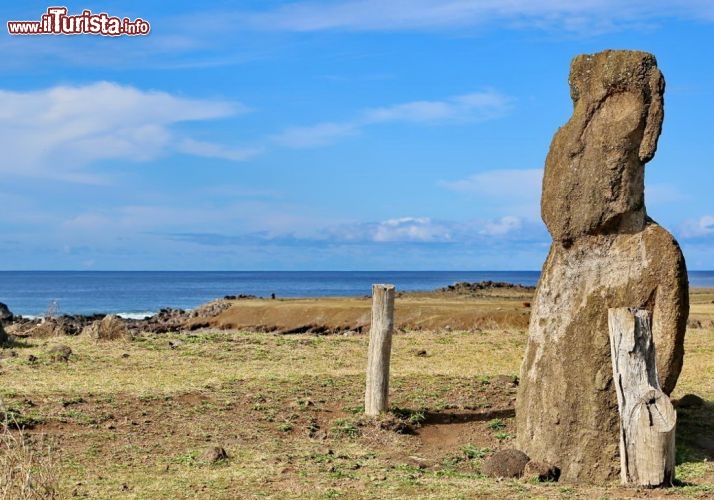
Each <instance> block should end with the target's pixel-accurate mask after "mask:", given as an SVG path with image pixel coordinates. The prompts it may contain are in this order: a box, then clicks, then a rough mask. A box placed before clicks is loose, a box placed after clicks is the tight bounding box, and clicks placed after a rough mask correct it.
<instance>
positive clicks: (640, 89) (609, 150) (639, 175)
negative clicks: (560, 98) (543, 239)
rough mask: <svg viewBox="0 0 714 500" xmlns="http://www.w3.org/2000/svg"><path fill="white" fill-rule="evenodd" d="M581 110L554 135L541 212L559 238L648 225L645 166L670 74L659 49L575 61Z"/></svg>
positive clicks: (573, 82) (574, 91) (573, 76)
mask: <svg viewBox="0 0 714 500" xmlns="http://www.w3.org/2000/svg"><path fill="white" fill-rule="evenodd" d="M570 93H571V97H572V99H573V104H574V110H573V115H572V116H571V118H570V120H569V121H568V123H566V124H565V125H564V126H563V127H561V128H560V129H559V130H558V132H557V133H556V134H555V137H553V142H552V143H551V146H550V151H549V152H548V157H547V159H546V166H545V176H544V179H543V196H542V199H541V213H542V216H543V221H544V222H545V224H546V225H547V226H548V230H549V231H550V233H551V235H552V236H553V239H554V240H555V241H562V242H568V241H571V240H573V239H575V238H577V237H578V236H581V235H584V234H594V233H606V232H632V231H639V230H641V229H642V227H643V226H644V218H645V210H644V169H643V165H644V163H645V162H647V161H649V160H650V159H651V158H652V157H653V156H654V153H655V150H656V147H657V138H658V137H659V134H660V132H661V130H662V119H663V116H664V111H663V110H664V105H663V93H664V78H663V77H662V74H661V73H660V71H659V69H657V62H656V61H655V58H654V56H652V55H651V54H647V53H645V52H635V51H605V52H600V53H598V54H595V55H581V56H578V57H576V58H575V59H574V60H573V62H572V64H571V66H570Z"/></svg>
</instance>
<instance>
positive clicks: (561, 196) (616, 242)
mask: <svg viewBox="0 0 714 500" xmlns="http://www.w3.org/2000/svg"><path fill="white" fill-rule="evenodd" d="M569 82H570V94H571V97H572V100H573V104H574V110H573V115H572V116H571V117H570V120H569V121H568V122H567V123H566V124H565V125H564V126H563V127H561V128H560V129H559V130H558V131H557V132H556V134H555V136H554V137H553V142H552V143H551V146H550V151H549V153H548V157H547V159H546V164H545V175H544V178H543V193H542V198H541V214H542V217H543V221H544V222H545V224H546V226H547V227H548V231H549V232H550V234H551V236H552V237H553V243H552V245H551V247H550V253H549V254H548V258H547V260H546V261H545V264H544V265H543V272H542V275H541V278H540V282H539V283H538V288H537V290H536V297H535V300H534V302H533V309H532V313H531V320H530V326H529V329H528V345H527V348H526V354H525V358H524V360H523V365H522V367H521V382H520V386H519V390H518V399H517V402H516V422H517V426H518V440H517V443H518V448H519V449H521V450H522V451H524V452H525V453H526V454H527V455H528V456H529V457H530V458H531V459H533V460H538V461H542V462H547V463H550V464H552V465H555V466H557V467H559V468H560V469H561V480H565V481H569V482H600V481H605V480H609V479H613V478H616V477H617V476H618V474H619V468H620V465H619V457H618V456H619V452H618V442H619V437H618V430H619V415H618V409H617V398H616V393H615V388H614V387H613V377H612V362H611V359H610V347H609V340H608V319H607V317H608V314H607V312H608V308H611V307H639V308H644V309H648V310H649V311H650V313H651V314H652V330H653V337H654V342H655V349H656V351H657V370H658V376H659V381H660V385H661V387H662V390H663V391H664V392H665V393H666V394H670V393H671V392H672V390H673V389H674V386H675V384H676V382H677V378H678V376H679V373H680V371H681V369H682V358H683V355H684V349H683V343H684V332H685V329H686V323H687V315H688V312H689V295H688V293H689V292H688V282H687V272H686V267H685V263H684V257H683V256H682V252H681V250H680V248H679V245H678V244H677V242H676V241H675V240H674V238H673V237H672V235H670V234H669V233H668V232H667V231H666V230H665V229H663V228H662V227H660V226H659V225H657V223H655V222H654V221H653V220H652V219H650V218H649V217H648V216H647V213H646V210H645V203H644V164H645V163H647V162H648V161H649V160H651V159H652V157H653V156H654V154H655V150H656V148H657V139H658V137H659V135H660V132H661V130H662V120H663V117H664V108H663V94H664V78H663V77H662V74H661V73H660V71H659V69H658V68H657V62H656V60H655V58H654V56H652V55H651V54H648V53H645V52H636V51H619V50H618V51H612V50H608V51H604V52H600V53H597V54H594V55H581V56H578V57H576V58H575V59H573V62H572V64H571V67H570V78H569Z"/></svg>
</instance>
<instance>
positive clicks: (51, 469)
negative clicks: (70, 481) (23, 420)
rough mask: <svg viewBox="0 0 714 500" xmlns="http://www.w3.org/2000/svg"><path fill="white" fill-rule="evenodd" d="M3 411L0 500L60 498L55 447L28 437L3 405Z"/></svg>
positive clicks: (0, 436)
mask: <svg viewBox="0 0 714 500" xmlns="http://www.w3.org/2000/svg"><path fill="white" fill-rule="evenodd" d="M0 408H1V409H2V411H3V412H4V413H5V415H6V418H5V422H4V424H3V426H2V432H1V434H0V498H5V499H17V500H30V499H55V498H59V496H58V485H59V480H58V477H57V467H56V466H55V462H54V460H53V452H52V447H51V446H50V445H49V444H47V443H46V442H45V439H44V437H43V436H36V437H35V438H36V439H33V438H31V437H30V436H28V435H27V434H26V433H25V432H24V430H23V429H22V427H21V426H20V425H19V424H18V422H17V421H16V420H15V419H13V418H12V417H11V416H8V415H11V413H10V412H8V411H7V410H6V409H5V408H4V405H3V404H2V402H0ZM37 437H39V439H37Z"/></svg>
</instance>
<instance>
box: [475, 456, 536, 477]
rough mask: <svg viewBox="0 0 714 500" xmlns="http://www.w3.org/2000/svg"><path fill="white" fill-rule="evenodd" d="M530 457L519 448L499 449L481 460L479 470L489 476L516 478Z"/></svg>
mask: <svg viewBox="0 0 714 500" xmlns="http://www.w3.org/2000/svg"><path fill="white" fill-rule="evenodd" d="M529 460H530V459H529V458H528V455H526V454H525V453H523V452H522V451H520V450H513V449H508V450H501V451H497V452H496V453H494V454H493V455H491V456H489V457H488V458H486V459H485V460H484V461H483V465H482V466H481V472H482V473H483V474H484V475H485V476H489V477H502V478H517V477H521V476H522V475H523V469H524V468H525V466H526V464H527V463H528V461H529Z"/></svg>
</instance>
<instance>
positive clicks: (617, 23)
mask: <svg viewBox="0 0 714 500" xmlns="http://www.w3.org/2000/svg"><path fill="white" fill-rule="evenodd" d="M246 17H247V19H248V22H249V23H250V24H251V25H252V26H254V27H256V28H258V29H263V30H271V31H272V30H280V31H298V32H300V31H322V30H347V31H378V30H379V31H406V30H433V29H447V28H459V27H472V26H486V25H489V24H491V23H500V24H501V25H503V24H506V25H510V26H511V27H515V28H517V27H536V28H542V29H558V30H564V31H570V32H583V31H584V32H588V33H597V32H606V31H611V30H617V29H623V28H625V27H630V26H638V25H641V24H642V23H643V22H646V21H650V20H657V19H659V18H662V17H678V18H691V19H696V20H714V6H712V4H711V2H707V1H706V0H669V1H667V0H649V1H647V0H632V1H629V2H626V3H623V2H621V1H620V0H583V1H579V2H571V1H568V0H511V1H504V0H479V1H477V2H476V1H473V0H391V1H390V2H384V1H383V0H342V1H331V2H327V1H303V2H293V3H290V4H287V5H283V6H280V7H278V8H276V9H274V10H271V11H265V12H260V13H253V14H246Z"/></svg>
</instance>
